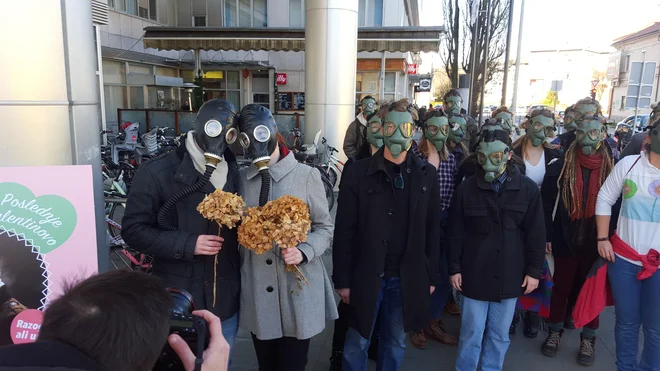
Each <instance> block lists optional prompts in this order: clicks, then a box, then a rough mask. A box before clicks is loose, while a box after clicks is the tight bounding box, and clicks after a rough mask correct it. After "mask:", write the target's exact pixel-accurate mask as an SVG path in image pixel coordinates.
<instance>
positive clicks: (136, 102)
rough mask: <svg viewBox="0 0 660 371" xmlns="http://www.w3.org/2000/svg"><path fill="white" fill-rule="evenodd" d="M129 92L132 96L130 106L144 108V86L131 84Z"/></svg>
mask: <svg viewBox="0 0 660 371" xmlns="http://www.w3.org/2000/svg"><path fill="white" fill-rule="evenodd" d="M128 92H129V94H130V96H131V106H130V107H129V108H144V87H142V86H129V87H128Z"/></svg>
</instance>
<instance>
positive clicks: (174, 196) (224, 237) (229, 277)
mask: <svg viewBox="0 0 660 371" xmlns="http://www.w3.org/2000/svg"><path fill="white" fill-rule="evenodd" d="M237 121H238V115H237V113H236V109H235V107H234V105H233V104H232V103H231V102H230V101H227V100H223V99H214V100H210V101H208V102H206V103H204V104H203V105H202V107H200V109H199V111H198V112H197V117H196V118H195V123H194V130H192V131H190V132H188V133H187V134H186V135H185V137H184V139H182V141H181V146H180V147H179V148H178V149H177V150H175V151H172V152H170V153H168V154H166V155H164V156H160V157H156V158H154V159H151V160H149V161H147V162H146V163H144V164H142V165H141V166H140V168H139V170H138V172H137V174H136V176H135V178H134V179H133V185H132V187H131V192H130V193H129V195H128V201H127V204H126V213H125V214H124V219H123V221H122V237H123V238H124V241H126V243H127V244H128V245H130V246H131V247H132V248H134V249H136V250H138V251H140V252H142V253H144V254H147V255H151V256H153V257H154V263H153V274H154V275H156V276H158V277H160V278H161V279H162V280H163V282H164V283H165V285H167V286H168V287H173V288H181V289H185V290H186V291H188V292H190V294H191V295H192V297H193V300H194V302H195V306H196V308H198V309H208V310H209V311H211V312H212V313H213V314H215V315H217V316H218V317H220V319H221V320H222V333H223V335H224V337H225V339H227V342H228V343H229V345H230V346H231V347H232V348H233V345H234V340H235V338H236V333H237V331H238V305H239V298H238V294H239V291H240V284H241V282H240V272H239V267H238V264H239V255H238V238H237V234H236V229H228V228H223V229H222V231H221V232H220V235H218V224H217V223H215V222H212V221H210V220H208V219H205V218H204V217H202V215H201V214H200V213H199V212H198V211H197V205H199V203H200V202H201V201H202V200H203V199H204V197H205V195H207V194H209V193H212V192H213V191H215V190H216V189H222V190H224V191H226V192H232V193H235V192H237V191H238V167H237V165H236V160H235V158H234V156H233V154H232V153H231V151H230V150H229V149H228V146H229V145H231V144H232V143H234V141H235V140H236V139H237V138H238V131H237ZM215 256H217V265H216V266H214V265H215V263H214V260H215ZM214 272H216V274H214Z"/></svg>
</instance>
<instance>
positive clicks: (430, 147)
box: [410, 111, 458, 349]
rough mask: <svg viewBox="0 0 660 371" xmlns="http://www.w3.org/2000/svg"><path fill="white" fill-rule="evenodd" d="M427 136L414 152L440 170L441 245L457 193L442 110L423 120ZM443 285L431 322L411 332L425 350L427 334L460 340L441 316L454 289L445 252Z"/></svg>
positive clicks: (435, 295) (450, 341)
mask: <svg viewBox="0 0 660 371" xmlns="http://www.w3.org/2000/svg"><path fill="white" fill-rule="evenodd" d="M423 130H424V136H423V137H422V139H420V141H419V145H416V144H413V146H412V150H413V152H414V153H415V154H416V155H417V156H418V157H419V158H421V159H422V160H424V161H426V162H428V163H429V164H431V165H433V166H434V167H435V168H436V169H437V175H438V187H439V190H440V203H441V208H440V225H439V227H440V231H441V237H440V241H441V244H442V245H444V243H445V241H447V237H446V236H447V224H448V221H449V206H450V205H451V198H452V195H453V193H454V187H455V182H456V180H455V177H456V160H455V158H454V155H453V154H451V153H450V152H449V149H448V148H447V145H446V143H447V136H448V135H449V121H448V120H447V117H446V116H445V114H444V113H443V112H442V111H433V112H430V113H429V115H427V117H426V118H425V120H424V121H423ZM439 267H440V275H441V276H440V277H441V279H440V284H439V285H438V286H437V287H436V290H435V292H434V293H433V295H431V307H430V308H431V321H430V322H429V324H428V325H427V326H425V327H424V328H420V329H417V330H414V331H413V332H412V333H411V335H410V341H411V343H412V345H413V346H414V347H415V348H418V349H425V348H426V346H427V336H428V337H430V338H432V339H434V340H436V341H439V342H440V343H442V344H447V345H456V344H458V339H457V338H456V337H455V336H453V335H450V334H449V333H447V331H446V330H445V327H444V325H443V323H442V320H441V319H440V316H441V315H442V312H443V309H445V306H446V305H447V303H448V302H449V298H450V297H453V294H452V288H451V285H450V283H449V275H448V273H447V257H446V254H440V260H439Z"/></svg>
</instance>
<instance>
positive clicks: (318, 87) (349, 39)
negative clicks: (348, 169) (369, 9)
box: [305, 0, 358, 158]
mask: <svg viewBox="0 0 660 371" xmlns="http://www.w3.org/2000/svg"><path fill="white" fill-rule="evenodd" d="M305 12H306V20H305V133H306V135H305V141H306V142H307V143H311V142H312V141H313V140H314V136H315V135H316V133H317V132H318V131H319V130H321V131H322V133H323V134H322V135H323V136H325V138H327V140H328V143H329V144H330V145H331V146H333V147H336V148H338V149H341V147H342V144H343V142H344V134H345V133H346V129H347V128H348V125H349V124H350V123H351V122H352V121H353V120H354V119H355V69H356V63H357V28H358V1H345V0H306V1H305ZM340 157H343V158H346V156H345V155H344V153H343V152H342V153H340Z"/></svg>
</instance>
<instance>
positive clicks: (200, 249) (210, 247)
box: [195, 234, 225, 255]
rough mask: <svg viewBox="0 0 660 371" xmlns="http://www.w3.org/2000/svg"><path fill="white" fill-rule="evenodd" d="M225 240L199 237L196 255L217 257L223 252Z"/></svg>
mask: <svg viewBox="0 0 660 371" xmlns="http://www.w3.org/2000/svg"><path fill="white" fill-rule="evenodd" d="M223 242H225V239H224V238H222V237H220V236H214V235H209V234H203V235H200V236H199V237H197V244H196V245H195V255H216V254H217V253H218V252H220V250H222V243H223Z"/></svg>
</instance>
